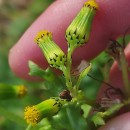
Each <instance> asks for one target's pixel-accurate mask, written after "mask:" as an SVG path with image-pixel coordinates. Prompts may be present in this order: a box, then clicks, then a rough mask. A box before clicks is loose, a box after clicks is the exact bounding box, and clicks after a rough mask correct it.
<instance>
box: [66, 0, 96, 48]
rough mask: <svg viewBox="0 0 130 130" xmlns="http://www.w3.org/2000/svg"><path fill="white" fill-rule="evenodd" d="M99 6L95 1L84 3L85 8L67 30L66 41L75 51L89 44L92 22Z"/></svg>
mask: <svg viewBox="0 0 130 130" xmlns="http://www.w3.org/2000/svg"><path fill="white" fill-rule="evenodd" d="M97 9H98V4H97V3H96V2H95V1H94V0H89V1H88V2H85V3H84V6H83V7H82V9H81V10H80V12H79V13H78V15H77V16H76V17H75V19H74V20H73V21H72V23H71V24H70V25H69V27H68V28H67V30H66V36H65V37H66V40H67V42H68V44H69V47H70V48H72V49H74V48H77V47H79V46H82V45H84V44H85V42H88V40H89V36H90V32H91V27H92V21H93V18H94V16H95V13H96V10H97Z"/></svg>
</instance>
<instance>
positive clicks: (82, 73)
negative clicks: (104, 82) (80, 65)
mask: <svg viewBox="0 0 130 130" xmlns="http://www.w3.org/2000/svg"><path fill="white" fill-rule="evenodd" d="M91 68H92V64H89V66H87V67H86V68H85V69H84V70H83V71H82V72H81V73H80V75H79V78H78V81H77V84H76V86H77V88H78V87H79V85H80V83H81V81H82V79H83V78H84V76H86V75H87V74H88V72H89V71H90V70H91Z"/></svg>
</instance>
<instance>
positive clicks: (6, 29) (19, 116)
mask: <svg viewBox="0 0 130 130" xmlns="http://www.w3.org/2000/svg"><path fill="white" fill-rule="evenodd" d="M52 2H53V0H1V1H0V82H2V83H8V84H25V85H26V86H28V88H30V96H27V97H25V98H24V99H10V100H3V101H0V130H11V129H12V130H23V129H25V128H26V125H27V124H25V121H24V120H23V110H24V107H25V106H27V105H28V104H35V103H38V102H39V99H38V98H37V95H39V91H38V90H36V91H35V90H33V88H35V86H36V83H28V82H26V81H24V80H22V79H19V78H18V77H16V76H15V75H14V74H13V73H12V71H11V70H10V68H9V64H8V54H9V49H10V48H11V47H12V46H13V44H15V43H16V42H17V40H18V39H19V38H20V37H21V35H22V34H23V32H24V31H25V30H26V29H27V28H28V26H29V25H31V23H32V22H33V21H34V20H35V19H36V18H37V17H38V16H39V15H40V14H41V13H42V12H43V11H44V10H45V9H46V8H47V7H48V6H49V5H50V4H51V3H52ZM23 19H26V20H23ZM30 86H31V87H30ZM32 86H33V87H32ZM34 99H35V100H34ZM4 108H7V109H4ZM15 115H16V117H15Z"/></svg>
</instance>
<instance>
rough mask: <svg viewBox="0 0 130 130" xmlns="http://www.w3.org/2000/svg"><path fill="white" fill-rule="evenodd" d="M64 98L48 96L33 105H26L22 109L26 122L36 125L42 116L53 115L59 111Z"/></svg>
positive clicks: (64, 101)
mask: <svg viewBox="0 0 130 130" xmlns="http://www.w3.org/2000/svg"><path fill="white" fill-rule="evenodd" d="M65 103H66V100H64V99H60V98H50V99H48V100H45V101H43V102H41V103H39V104H37V105H35V106H32V107H26V108H25V111H24V119H25V120H26V121H27V123H29V124H32V125H36V124H37V123H38V122H40V121H41V120H42V119H43V118H45V117H48V116H53V115H55V114H56V113H58V112H59V110H60V109H61V107H62V105H63V104H65Z"/></svg>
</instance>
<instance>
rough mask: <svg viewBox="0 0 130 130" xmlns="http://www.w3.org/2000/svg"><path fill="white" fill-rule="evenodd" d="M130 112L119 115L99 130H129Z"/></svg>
mask: <svg viewBox="0 0 130 130" xmlns="http://www.w3.org/2000/svg"><path fill="white" fill-rule="evenodd" d="M129 120H130V112H128V113H125V114H123V115H120V116H118V117H116V118H114V119H112V120H110V121H108V123H106V125H105V126H103V127H101V128H100V129H99V130H130V123H129Z"/></svg>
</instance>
